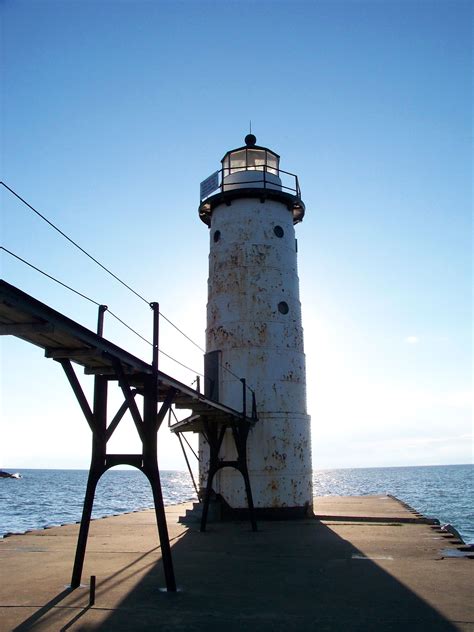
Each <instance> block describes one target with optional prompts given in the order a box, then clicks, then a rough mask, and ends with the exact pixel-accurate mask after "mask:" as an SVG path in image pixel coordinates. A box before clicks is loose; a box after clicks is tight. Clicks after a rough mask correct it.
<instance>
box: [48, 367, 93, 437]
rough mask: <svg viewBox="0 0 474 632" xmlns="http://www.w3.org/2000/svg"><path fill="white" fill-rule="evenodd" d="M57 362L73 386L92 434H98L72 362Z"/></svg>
mask: <svg viewBox="0 0 474 632" xmlns="http://www.w3.org/2000/svg"><path fill="white" fill-rule="evenodd" d="M57 362H59V363H60V364H61V366H62V367H63V369H64V372H65V373H66V376H67V379H68V380H69V384H70V385H71V388H72V390H73V391H74V395H75V396H76V398H77V401H78V402H79V406H80V407H81V409H82V412H83V414H84V417H85V418H86V420H87V423H88V424H89V426H90V429H91V430H92V432H96V431H97V428H96V425H95V418H94V414H93V412H92V410H91V408H90V406H89V402H88V401H87V398H86V396H85V395H84V391H83V390H82V386H81V384H80V382H79V380H78V379H77V375H76V373H75V372H74V369H73V368H72V364H71V362H70V361H69V360H67V359H61V360H57Z"/></svg>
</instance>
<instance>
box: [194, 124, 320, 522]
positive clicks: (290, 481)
mask: <svg viewBox="0 0 474 632" xmlns="http://www.w3.org/2000/svg"><path fill="white" fill-rule="evenodd" d="M245 143H246V145H245V146H244V147H239V148H238V149H234V150H232V151H228V152H227V153H226V154H225V156H224V158H223V159H222V168H221V170H220V172H216V173H215V174H213V176H211V177H210V178H208V179H207V180H206V181H204V183H203V185H204V188H203V187H202V188H201V203H200V206H199V215H200V218H201V220H202V221H203V222H204V223H205V224H207V226H208V227H209V228H210V253H209V281H208V303H207V329H206V369H205V372H206V390H207V394H208V395H209V396H211V397H213V398H214V399H216V400H218V401H219V402H220V403H222V404H225V405H227V406H229V407H232V408H234V409H237V410H241V409H242V397H243V392H242V382H241V381H239V378H245V380H246V382H245V384H246V386H244V388H245V389H246V390H247V392H248V395H249V401H251V399H250V398H251V394H252V391H253V393H254V394H255V402H256V408H257V415H258V421H257V422H256V424H255V425H254V427H253V428H252V430H251V431H250V434H249V437H248V443H247V465H248V470H249V476H250V482H251V487H252V494H253V501H254V505H255V508H256V509H257V512H258V513H260V514H265V513H270V514H277V515H279V516H281V517H285V516H288V517H292V516H293V515H294V516H297V515H304V514H305V513H307V512H310V511H311V510H312V471H311V434H310V417H309V416H308V414H307V411H306V376H305V356H304V349H303V328H302V324H301V304H300V299H299V281H298V273H297V242H296V239H295V229H294V225H295V224H297V223H298V222H301V220H302V219H303V216H304V212H305V206H304V204H303V202H302V200H301V195H300V189H299V185H298V178H297V177H296V176H295V175H293V174H290V173H288V172H284V171H282V170H280V164H279V163H280V157H279V156H278V155H277V154H276V153H275V152H273V151H271V150H270V149H267V148H266V147H261V146H258V145H256V138H255V136H254V135H253V134H249V135H247V136H246V138H245ZM219 174H220V177H219ZM209 185H210V186H209ZM216 188H217V189H218V192H215V190H216ZM209 190H210V191H209ZM209 193H212V194H211V195H209ZM206 194H207V197H206ZM227 432H228V433H229V436H226V437H225V438H224V441H223V443H222V447H221V450H220V455H219V456H220V457H222V458H223V459H224V460H231V459H232V458H235V452H234V450H235V448H234V442H233V441H232V437H231V435H230V431H227ZM207 448H208V446H207V444H206V441H205V439H204V437H202V436H201V437H200V452H201V466H200V467H201V471H200V475H201V476H200V479H201V485H202V486H203V485H204V483H205V480H206V474H207V469H208V465H207V461H208V449H207ZM213 489H214V491H215V492H216V493H217V494H219V495H220V497H221V498H222V499H223V501H224V502H225V504H226V506H227V507H228V508H232V509H236V510H238V509H242V508H245V507H247V498H246V494H245V486H244V481H243V479H242V476H241V474H240V473H239V472H238V471H236V470H235V469H232V468H225V469H221V470H220V471H219V472H218V473H217V474H216V476H215V478H214V481H213Z"/></svg>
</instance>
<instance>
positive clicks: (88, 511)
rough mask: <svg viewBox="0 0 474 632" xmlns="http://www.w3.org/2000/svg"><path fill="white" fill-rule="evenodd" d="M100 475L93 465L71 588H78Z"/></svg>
mask: <svg viewBox="0 0 474 632" xmlns="http://www.w3.org/2000/svg"><path fill="white" fill-rule="evenodd" d="M101 475H102V472H101V471H98V470H97V469H95V468H94V467H93V466H92V467H91V470H90V471H89V477H88V479H87V489H86V496H85V499H84V507H83V509H82V518H81V526H80V528H79V537H78V540H77V546H76V556H75V559H74V567H73V570H72V578H71V588H78V587H79V586H80V584H81V577H82V569H83V567H84V558H85V555H86V546H87V536H88V535H89V525H90V521H91V515H92V507H93V505H94V496H95V490H96V487H97V483H98V482H99V479H100V477H101Z"/></svg>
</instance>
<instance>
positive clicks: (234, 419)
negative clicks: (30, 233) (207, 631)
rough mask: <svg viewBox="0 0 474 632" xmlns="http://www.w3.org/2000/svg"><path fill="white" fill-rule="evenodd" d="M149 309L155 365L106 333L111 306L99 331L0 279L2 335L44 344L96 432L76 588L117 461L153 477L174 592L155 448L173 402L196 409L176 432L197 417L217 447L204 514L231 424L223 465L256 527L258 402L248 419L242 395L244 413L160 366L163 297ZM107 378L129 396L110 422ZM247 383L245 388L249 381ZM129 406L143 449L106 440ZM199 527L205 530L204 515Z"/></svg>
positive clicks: (167, 573) (167, 574)
mask: <svg viewBox="0 0 474 632" xmlns="http://www.w3.org/2000/svg"><path fill="white" fill-rule="evenodd" d="M150 307H151V308H152V310H153V358H152V363H151V364H148V363H147V362H145V361H143V360H141V359H139V358H137V357H136V356H134V355H132V354H130V353H128V352H127V351H125V350H124V349H122V348H120V347H119V346H117V345H115V344H113V343H112V342H110V341H108V340H106V339H105V338H104V337H103V336H102V333H103V318H104V313H105V311H106V309H107V308H106V306H103V305H101V306H100V307H99V316H98V326H97V333H94V332H92V331H90V330H89V329H87V328H86V327H83V326H82V325H80V324H79V323H77V322H75V321H73V320H71V319H70V318H68V317H67V316H65V315H64V314H61V313H60V312H57V311H56V310H54V309H52V308H51V307H49V306H47V305H45V304H44V303H41V302H40V301H38V300H37V299H35V298H33V297H32V296H30V295H28V294H26V293H25V292H22V291H21V290H19V289H18V288H16V287H14V286H13V285H10V284H9V283H7V282H6V281H3V280H0V334H2V335H14V336H16V337H18V338H21V339H23V340H25V341H27V342H29V343H31V344H34V345H36V346H39V347H41V348H43V349H44V351H45V356H46V357H47V358H52V359H53V360H55V361H57V362H58V363H59V364H61V366H62V368H63V370H64V373H65V375H66V377H67V379H68V381H69V384H70V385H71V388H72V390H73V392H74V394H75V396H76V398H77V401H78V403H79V405H80V407H81V410H82V412H83V414H84V417H85V419H86V421H87V423H88V424H89V427H90V429H91V431H92V456H91V465H90V469H89V476H88V481H87V488H86V494H85V499H84V506H83V511H82V518H81V524H80V528H79V537H78V542H77V547H76V554H75V560H74V566H73V571H72V578H71V586H72V588H76V587H78V586H79V585H80V582H81V576H82V570H83V565H84V559H85V553H86V545H87V538H88V534H89V525H90V520H91V514H92V507H93V503H94V496H95V491H96V488H97V483H98V482H99V480H100V478H101V476H102V475H103V474H104V472H106V471H107V470H108V469H109V468H111V467H114V466H116V465H130V466H133V467H135V468H137V469H139V470H140V471H142V472H143V473H144V474H145V476H146V477H147V478H148V480H149V482H150V485H151V489H152V493H153V500H154V506H155V514H156V521H157V527H158V535H159V540H160V545H161V551H162V560H163V567H164V574H165V579H166V587H167V590H168V591H176V580H175V575H174V569H173V561H172V556H171V547H170V543H169V536H168V529H167V525H166V518H165V510H164V503H163V495H162V491H161V482H160V472H159V467H158V452H157V435H158V430H159V428H160V426H161V424H162V422H163V420H164V418H165V416H166V414H167V413H168V412H169V411H170V410H171V406H172V405H174V406H175V407H176V408H182V409H190V410H191V411H192V416H191V418H188V419H187V420H184V421H183V422H179V430H178V429H176V430H178V432H180V431H181V432H182V431H185V430H191V429H192V430H195V429H196V428H195V426H196V424H197V422H198V420H200V421H201V423H202V425H203V426H204V427H205V428H206V431H207V436H208V437H209V438H211V447H212V446H213V445H214V449H213V453H214V452H215V454H213V456H214V458H213V459H212V464H211V468H210V472H209V479H208V482H207V485H206V493H205V495H204V508H205V512H204V514H207V507H208V505H209V498H210V495H211V492H212V478H213V476H214V474H215V471H216V470H217V469H218V468H219V467H220V465H219V458H218V448H219V447H220V443H221V441H222V438H221V437H222V436H223V434H224V432H225V430H226V429H227V428H231V429H232V433H233V436H234V439H235V442H236V447H237V451H238V454H239V458H238V462H236V463H235V464H234V463H226V464H225V466H229V465H230V466H234V467H236V468H237V469H238V470H239V471H240V472H241V473H242V476H243V477H244V480H245V486H246V491H247V499H248V506H249V513H250V519H251V522H252V527H253V528H254V529H255V528H256V523H255V518H254V512H253V502H252V493H251V488H250V480H249V476H248V470H247V465H246V440H247V435H248V432H249V429H250V428H251V426H252V425H253V424H254V423H255V421H256V410H255V404H254V405H253V406H252V416H251V417H249V416H247V413H246V403H245V395H244V401H243V411H242V412H239V411H236V410H234V409H231V408H229V407H227V406H224V405H222V404H220V403H219V402H217V401H214V400H212V399H211V398H210V397H207V396H205V395H203V394H201V393H199V392H198V391H197V390H194V389H192V388H190V387H189V386H187V385H185V384H183V383H181V382H179V381H178V380H175V379H174V378H172V377H170V376H169V375H166V374H165V373H163V372H162V371H159V369H158V351H159V349H158V333H159V306H158V303H151V304H150ZM73 363H75V364H79V365H81V366H83V367H84V372H85V374H86V375H91V376H93V379H94V392H93V402H92V406H91V405H90V404H89V402H88V400H87V397H86V395H85V393H84V391H83V389H82V386H81V384H80V382H79V380H78V378H77V375H76V373H75V370H74V368H73V365H72V364H73ZM110 381H116V382H117V383H118V384H119V386H120V388H121V390H122V394H123V398H124V402H123V403H122V405H121V406H120V407H119V409H118V411H117V412H116V414H115V416H114V417H113V418H112V420H111V421H110V422H109V423H107V419H108V385H109V382H110ZM243 384H244V389H243V390H244V393H245V382H243ZM137 396H141V397H142V398H143V407H142V413H141V412H140V410H139V408H138V405H137V402H136V398H137ZM127 411H129V412H130V414H131V416H132V419H133V421H134V424H135V427H136V430H137V433H138V435H139V437H140V440H141V445H142V450H141V454H123V453H122V454H111V453H109V452H108V451H107V443H108V441H109V439H110V438H111V436H112V435H113V433H114V431H115V430H116V428H117V427H118V425H119V423H120V421H121V420H122V418H123V416H124V415H125V413H126V412H127ZM200 425H201V424H200ZM176 430H175V431H176ZM213 437H216V441H218V444H217V443H216V442H215V441H212V438H213ZM219 439H220V440H219ZM216 447H217V452H216V450H215V448H216ZM221 466H224V465H221ZM201 526H202V529H203V530H204V528H205V518H204V520H203V523H202V525H201Z"/></svg>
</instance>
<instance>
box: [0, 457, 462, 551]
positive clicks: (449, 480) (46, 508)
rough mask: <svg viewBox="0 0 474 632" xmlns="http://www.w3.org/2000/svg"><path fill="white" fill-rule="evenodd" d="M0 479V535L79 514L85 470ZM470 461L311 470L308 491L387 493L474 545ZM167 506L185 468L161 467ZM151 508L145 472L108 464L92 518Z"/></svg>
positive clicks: (187, 484)
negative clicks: (114, 467) (312, 481)
mask: <svg viewBox="0 0 474 632" xmlns="http://www.w3.org/2000/svg"><path fill="white" fill-rule="evenodd" d="M9 471H10V472H13V471H19V472H20V474H21V476H22V478H20V479H0V535H3V534H5V533H8V532H13V533H17V532H23V531H26V530H28V529H38V528H42V527H45V526H51V525H59V524H66V523H72V522H76V521H78V520H80V517H81V509H82V503H83V499H84V492H85V487H86V481H87V471H85V470H28V469H24V470H14V469H10V470H9ZM473 479H474V466H472V465H438V466H427V467H386V468H366V469H364V468H357V469H333V470H315V471H314V494H315V496H328V495H335V496H346V495H349V496H360V495H370V494H392V495H393V496H396V497H397V498H399V499H400V500H403V501H404V502H406V503H408V504H409V505H411V506H412V507H413V508H415V509H417V510H418V511H419V512H420V513H422V514H424V515H425V516H430V517H434V518H438V519H439V520H440V522H441V523H442V524H444V523H450V524H452V525H453V526H454V527H456V529H457V530H458V531H459V532H460V534H461V535H462V537H463V539H464V541H465V542H468V543H474V484H473V482H474V481H473ZM161 482H162V488H163V498H164V502H165V504H166V505H170V504H176V503H180V502H184V501H188V500H195V499H196V495H195V492H194V488H193V485H192V482H191V479H190V476H189V474H188V473H187V472H170V471H163V472H161ZM152 506H153V500H152V496H151V492H150V488H149V484H148V481H147V480H146V478H145V477H144V476H143V474H141V473H140V472H138V471H137V470H116V469H114V470H111V471H109V472H107V473H106V474H105V475H104V476H103V477H102V479H101V481H100V482H99V485H98V488H97V494H96V499H95V503H94V512H93V516H94V517H97V518H98V517H102V516H107V515H113V514H119V513H124V512H126V511H134V510H137V509H144V508H149V507H152Z"/></svg>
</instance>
